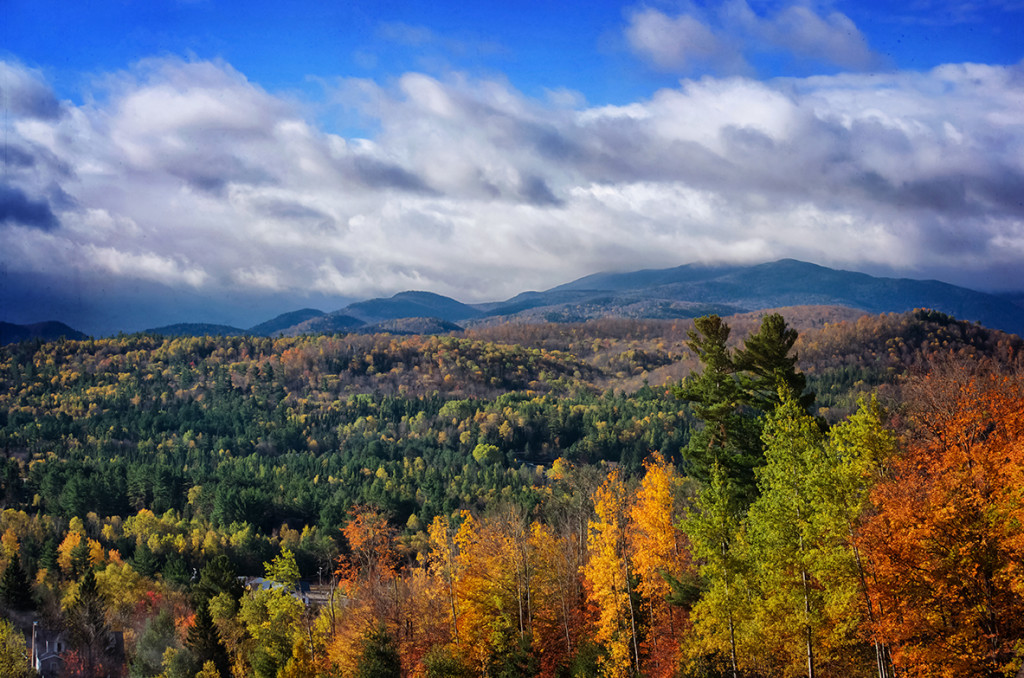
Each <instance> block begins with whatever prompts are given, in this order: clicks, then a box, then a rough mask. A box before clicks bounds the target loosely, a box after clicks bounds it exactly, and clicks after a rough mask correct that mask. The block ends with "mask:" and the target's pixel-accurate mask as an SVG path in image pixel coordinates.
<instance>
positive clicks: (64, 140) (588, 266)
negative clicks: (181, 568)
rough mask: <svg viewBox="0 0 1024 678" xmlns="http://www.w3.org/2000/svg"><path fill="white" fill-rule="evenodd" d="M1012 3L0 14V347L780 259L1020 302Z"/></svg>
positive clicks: (149, 4) (125, 2)
mask: <svg viewBox="0 0 1024 678" xmlns="http://www.w3.org/2000/svg"><path fill="white" fill-rule="evenodd" d="M1022 28H1024V0H974V1H972V2H953V1H951V0H909V1H908V2H906V3H889V2H876V1H874V0H872V1H856V2H854V1H847V2H844V1H842V0H835V1H828V0H821V1H819V0H806V1H796V2H791V1H787V0H767V1H760V0H727V1H726V2H688V1H681V2H648V3H639V4H638V3H630V2H606V1H603V0H592V1H590V2H560V1H557V0H548V1H547V2H539V1H538V2H535V1H532V0H506V1H505V2H500V3H499V2H466V0H461V1H459V2H450V1H449V0H435V1H434V2H430V3H423V2H412V1H398V0H350V1H347V2H323V1H322V0H319V1H312V0H298V1H295V2H288V3H283V2H280V1H279V0H278V1H275V2H266V1H264V0H250V1H248V2H226V1H223V0H145V1H144V0H110V1H104V0H99V1H97V2H89V3H83V2H80V0H75V1H65V0H50V1H47V2H39V1H38V0H0V108H2V111H0V114H2V119H0V125H2V141H0V143H2V164H3V167H2V175H0V320H5V321H9V322H17V323H29V322H39V321H44V320H61V321H64V322H67V323H68V324H70V325H72V326H73V327H76V328H77V329H81V330H82V331H85V332H87V333H90V334H109V333H114V332H117V331H122V330H123V331H136V330H141V329H145V328H148V327H155V326H159V325H164V324H169V323H174V322H216V323H226V324H232V325H235V326H239V327H248V326H250V325H254V324H256V323H258V322H261V321H263V320H266V319H269V318H271V317H273V316H274V315H276V314H278V313H282V312H286V311H290V310H295V309H298V308H303V307H314V308H319V309H321V310H325V311H332V310H335V309H337V308H340V307H342V306H344V305H345V304H346V303H348V302H350V301H355V300H359V299H366V298H370V297H375V296H390V295H391V294H394V293H396V292H399V291H403V290H429V291H433V292H436V293H439V294H444V295H448V296H451V297H454V298H456V299H459V300H460V301H464V302H481V301H493V300H499V299H505V298H508V297H511V296H513V295H515V294H518V293H520V292H523V291H525V290H540V289H547V288H550V287H553V286H555V285H558V284H561V283H565V282H568V281H570V280H573V279H575V278H578V277H581V276H583V275H587V274H591V273H595V272H600V271H629V270H637V269H643V268H662V267H669V266H678V265H681V264H685V263H690V262H695V261H704V262H745V263H759V262H764V261H771V260H776V259H780V258H784V257H792V258H796V259H801V260H805V261H812V262H814V263H818V264H822V265H825V266H832V267H835V268H844V269H848V270H858V271H864V272H868V273H873V274H880V275H896V276H905V277H912V278H936V279H940V280H944V281H947V282H951V283H954V284H959V285H964V286H967V287H971V288H974V289H981V290H985V291H1010V290H1024V40H1021V39H1020V35H1021V32H1022Z"/></svg>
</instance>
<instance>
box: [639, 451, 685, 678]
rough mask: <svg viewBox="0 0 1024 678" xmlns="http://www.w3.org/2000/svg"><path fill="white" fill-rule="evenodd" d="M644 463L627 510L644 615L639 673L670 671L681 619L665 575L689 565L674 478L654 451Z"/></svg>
mask: <svg viewBox="0 0 1024 678" xmlns="http://www.w3.org/2000/svg"><path fill="white" fill-rule="evenodd" d="M644 466H645V469H646V473H645V475H644V478H643V482H642V483H641V485H640V489H639V490H638V491H637V495H636V502H635V503H634V504H633V506H632V509H631V511H630V519H631V521H630V525H631V530H630V534H631V535H632V548H631V550H632V553H633V570H634V572H635V574H636V576H637V577H638V578H639V583H638V584H637V592H638V593H639V594H640V597H641V599H642V604H643V605H644V607H645V610H646V615H645V616H646V619H647V623H646V624H645V626H646V628H645V631H646V633H645V634H644V642H643V651H644V660H645V664H646V665H647V666H646V671H645V673H644V675H649V676H672V675H675V670H676V664H677V662H678V657H677V655H678V651H679V645H680V638H681V635H682V633H681V632H682V630H683V628H684V622H685V620H684V615H683V611H682V608H679V607H676V606H673V605H670V604H669V602H668V599H669V596H671V594H672V587H671V585H670V584H669V580H668V577H679V576H680V575H681V574H682V573H683V572H684V571H686V570H688V569H689V567H690V565H689V554H688V552H687V550H686V546H685V544H684V540H683V533H682V530H680V529H679V528H677V527H676V525H677V524H678V523H679V518H680V510H679V509H678V507H677V506H676V503H677V502H676V494H677V492H676V491H677V489H678V484H679V481H680V478H679V477H678V476H677V474H676V472H675V468H674V467H673V466H672V465H671V464H669V463H668V462H666V461H665V459H664V457H662V456H661V454H660V453H655V454H654V455H653V457H652V458H651V459H648V460H647V462H646V463H645V464H644Z"/></svg>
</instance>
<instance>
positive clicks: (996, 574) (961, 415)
mask: <svg viewBox="0 0 1024 678" xmlns="http://www.w3.org/2000/svg"><path fill="white" fill-rule="evenodd" d="M904 392H905V394H906V396H907V403H908V412H907V416H906V427H905V446H906V451H905V454H904V455H903V456H902V457H901V458H899V459H898V460H896V461H895V462H894V463H893V468H892V471H891V477H890V478H889V479H887V480H885V481H883V482H881V483H879V484H878V485H877V486H876V487H875V489H874V492H873V495H872V499H873V502H874V504H875V506H876V508H877V513H876V515H874V516H873V518H872V519H871V520H870V521H869V523H868V524H867V525H866V527H865V530H864V542H865V550H866V552H867V556H868V558H869V559H870V561H871V562H872V563H873V578H872V579H871V582H870V583H871V588H872V589H873V590H872V597H873V598H874V600H875V601H876V603H877V608H876V609H877V614H876V623H875V632H876V634H877V635H878V637H880V638H882V639H883V640H885V641H886V642H888V643H889V645H890V647H891V652H892V661H893V664H894V665H895V666H896V668H897V671H898V672H900V673H902V674H903V675H908V676H950V677H952V676H995V675H1013V673H1014V672H1015V671H1016V670H1017V669H1018V668H1019V667H1020V664H1021V656H1022V652H1024V647H1022V646H1021V642H1020V641H1021V639H1022V638H1024V418H1022V417H1021V411H1022V409H1024V379H1022V377H1021V376H1020V375H1012V376H1008V375H998V374H993V373H991V372H985V371H984V370H978V369H968V368H967V367H966V366H965V365H962V364H961V365H946V366H944V367H942V368H940V369H936V370H934V371H933V372H931V373H930V374H928V375H926V376H923V377H921V378H918V379H916V380H915V381H913V382H912V383H910V384H909V385H908V386H907V388H905V389H904Z"/></svg>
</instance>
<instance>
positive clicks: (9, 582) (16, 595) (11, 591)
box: [0, 553, 35, 611]
mask: <svg viewBox="0 0 1024 678" xmlns="http://www.w3.org/2000/svg"><path fill="white" fill-rule="evenodd" d="M0 601H2V602H3V604H4V605H6V606H7V607H9V608H11V609H12V610H22V611H25V610H32V609H34V608H35V601H34V600H33V599H32V586H31V584H29V581H28V575H26V574H25V569H24V568H23V567H22V566H21V556H20V554H18V553H15V554H14V556H13V557H12V558H11V561H10V562H9V563H7V568H6V569H5V570H4V574H3V577H0Z"/></svg>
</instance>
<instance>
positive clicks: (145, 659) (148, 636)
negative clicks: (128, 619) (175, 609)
mask: <svg viewBox="0 0 1024 678" xmlns="http://www.w3.org/2000/svg"><path fill="white" fill-rule="evenodd" d="M177 645H178V643H177V634H176V632H175V628H174V616H173V615H172V614H171V613H170V612H169V611H168V610H166V609H164V610H160V612H159V613H157V615H156V616H155V617H151V618H150V619H149V620H148V621H147V622H146V625H145V627H143V630H142V634H141V635H140V636H139V640H138V641H137V642H136V643H135V652H134V655H135V656H134V659H133V660H132V662H131V664H130V666H129V670H128V675H129V676H130V677H131V678H152V676H156V675H158V674H160V672H161V668H162V666H163V661H164V653H165V652H166V651H167V649H168V648H174V647H176V646H177Z"/></svg>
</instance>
